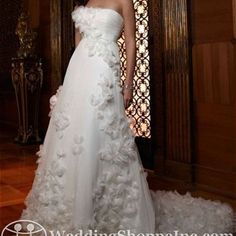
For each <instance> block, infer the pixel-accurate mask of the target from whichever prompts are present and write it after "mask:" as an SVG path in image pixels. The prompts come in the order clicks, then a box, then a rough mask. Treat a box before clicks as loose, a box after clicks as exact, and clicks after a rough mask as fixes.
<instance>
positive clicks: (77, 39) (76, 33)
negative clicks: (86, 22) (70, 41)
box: [75, 28, 81, 47]
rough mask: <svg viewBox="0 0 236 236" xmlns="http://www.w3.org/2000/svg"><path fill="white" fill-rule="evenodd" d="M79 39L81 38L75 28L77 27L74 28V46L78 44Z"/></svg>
mask: <svg viewBox="0 0 236 236" xmlns="http://www.w3.org/2000/svg"><path fill="white" fill-rule="evenodd" d="M80 39H81V35H80V31H79V29H78V28H77V29H75V47H77V46H78V44H79V42H80Z"/></svg>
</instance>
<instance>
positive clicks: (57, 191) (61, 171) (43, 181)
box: [21, 149, 73, 232]
mask: <svg viewBox="0 0 236 236" xmlns="http://www.w3.org/2000/svg"><path fill="white" fill-rule="evenodd" d="M39 155H40V156H41V157H43V156H42V155H45V153H44V152H42V149H41V151H40V153H39ZM56 155H57V156H58V157H59V159H55V160H53V159H52V161H51V162H50V163H49V166H48V168H47V169H45V168H44V167H43V166H41V163H39V166H38V168H37V170H36V173H35V180H34V183H33V187H32V190H33V191H32V190H31V191H30V192H29V194H28V196H27V198H26V200H25V205H26V209H24V210H23V212H22V215H21V219H30V220H33V221H36V222H38V223H40V224H42V225H43V226H44V227H45V228H46V229H47V230H54V229H55V225H57V227H58V230H66V231H68V232H69V231H70V230H71V229H72V226H71V225H70V224H68V222H70V221H71V218H72V212H73V197H72V196H70V198H66V197H65V195H64V194H65V189H64V187H65V184H66V181H65V178H64V176H65V172H66V169H65V167H64V166H65V163H64V159H63V157H64V156H65V153H64V152H63V151H62V150H59V151H58V152H57V153H56ZM52 209H53V210H52ZM59 216H63V217H59Z"/></svg>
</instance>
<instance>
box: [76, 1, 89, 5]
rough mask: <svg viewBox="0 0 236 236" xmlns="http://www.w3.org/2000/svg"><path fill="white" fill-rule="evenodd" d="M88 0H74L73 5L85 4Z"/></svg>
mask: <svg viewBox="0 0 236 236" xmlns="http://www.w3.org/2000/svg"><path fill="white" fill-rule="evenodd" d="M88 1H89V0H74V3H75V5H77V6H81V5H82V6H85V5H86V4H87V2H88Z"/></svg>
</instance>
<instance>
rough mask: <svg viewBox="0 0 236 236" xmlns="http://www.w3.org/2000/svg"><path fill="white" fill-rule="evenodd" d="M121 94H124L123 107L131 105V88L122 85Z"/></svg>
mask: <svg viewBox="0 0 236 236" xmlns="http://www.w3.org/2000/svg"><path fill="white" fill-rule="evenodd" d="M123 96H124V106H125V109H127V108H128V107H129V106H130V105H131V103H132V100H133V89H131V88H126V87H124V88H123Z"/></svg>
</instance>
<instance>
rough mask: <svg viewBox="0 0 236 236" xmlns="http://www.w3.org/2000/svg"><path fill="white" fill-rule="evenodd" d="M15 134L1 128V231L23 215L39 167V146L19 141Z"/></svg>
mask: <svg viewBox="0 0 236 236" xmlns="http://www.w3.org/2000/svg"><path fill="white" fill-rule="evenodd" d="M14 136H15V131H10V132H9V130H5V129H4V128H3V127H0V230H1V229H3V228H4V227H5V226H6V225H7V224H8V223H10V222H12V221H14V220H17V219H18V218H19V216H20V214H21V211H22V209H23V208H24V199H25V197H26V195H27V193H28V192H29V190H30V188H31V185H32V181H33V177H34V171H35V169H36V159H37V156H36V155H35V153H36V152H37V150H38V145H29V146H26V145H24V146H23V145H19V144H16V143H14V141H13V140H14Z"/></svg>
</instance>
